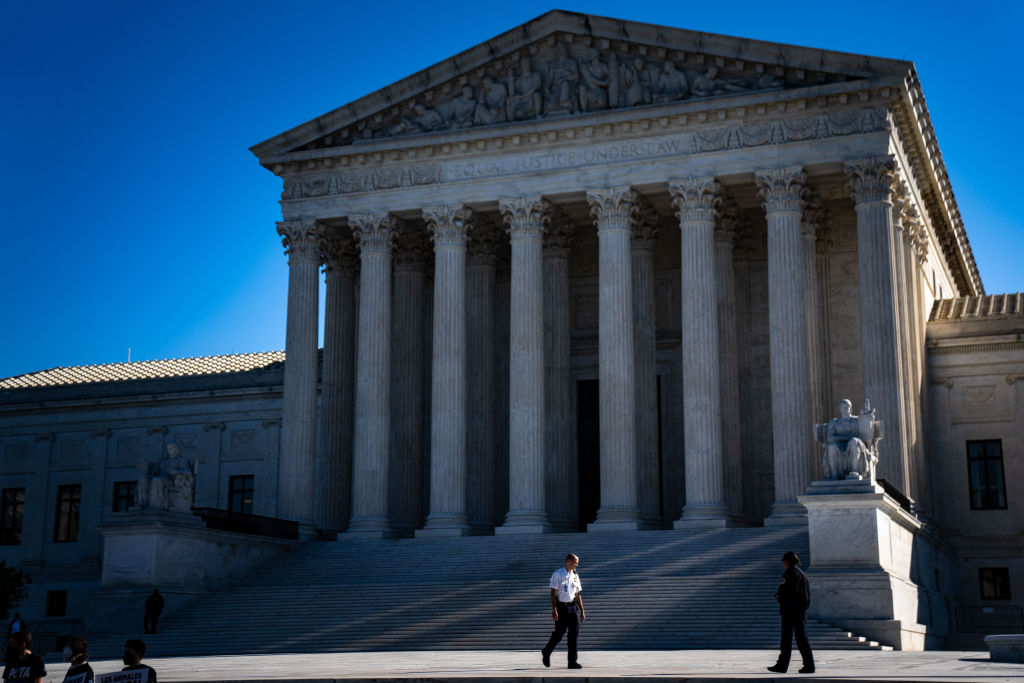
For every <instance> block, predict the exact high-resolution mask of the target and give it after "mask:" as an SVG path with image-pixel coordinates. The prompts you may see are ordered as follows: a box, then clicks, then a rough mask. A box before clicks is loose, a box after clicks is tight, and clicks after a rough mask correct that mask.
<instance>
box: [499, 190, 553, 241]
mask: <svg viewBox="0 0 1024 683" xmlns="http://www.w3.org/2000/svg"><path fill="white" fill-rule="evenodd" d="M498 210H499V211H501V218H502V220H503V221H505V227H506V230H507V232H508V234H509V237H510V238H511V239H513V240H514V239H517V238H526V237H541V236H542V235H543V234H544V232H545V230H547V226H548V223H549V222H550V221H551V205H550V204H549V203H548V201H547V200H546V199H542V198H540V197H514V198H511V199H501V200H499V201H498Z"/></svg>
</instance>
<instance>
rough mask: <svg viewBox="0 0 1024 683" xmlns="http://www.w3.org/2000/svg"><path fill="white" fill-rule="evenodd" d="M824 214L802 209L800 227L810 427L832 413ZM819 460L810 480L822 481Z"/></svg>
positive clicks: (814, 205)
mask: <svg viewBox="0 0 1024 683" xmlns="http://www.w3.org/2000/svg"><path fill="white" fill-rule="evenodd" d="M824 218H825V211H824V209H822V208H821V204H820V203H818V201H817V200H816V199H814V200H812V201H810V202H808V203H807V206H805V207H804V211H803V216H802V219H801V225H800V230H801V232H800V234H801V235H802V237H803V261H804V263H803V276H804V279H803V288H804V310H805V311H806V315H807V381H808V387H807V395H808V397H809V410H810V420H811V424H824V423H826V422H828V421H829V420H830V419H831V417H830V415H831V413H832V412H833V411H831V410H829V408H828V406H827V405H826V399H825V385H826V380H825V374H826V368H825V358H826V355H825V339H824V322H825V321H824V319H823V318H822V311H821V297H820V289H819V287H818V248H817V240H818V232H819V230H820V228H821V225H822V223H823V222H824ZM807 438H808V441H809V442H810V448H811V453H812V454H815V455H816V454H817V451H818V450H819V449H820V446H817V445H816V444H815V441H814V437H813V436H812V435H810V434H808V436H807ZM820 461H821V459H820V458H818V457H812V458H811V478H812V479H814V480H817V479H820V478H821V462H820Z"/></svg>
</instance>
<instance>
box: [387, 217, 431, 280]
mask: <svg viewBox="0 0 1024 683" xmlns="http://www.w3.org/2000/svg"><path fill="white" fill-rule="evenodd" d="M407 228H408V226H407ZM429 258H430V245H429V244H428V243H427V235H426V233H425V232H423V231H422V230H411V229H406V230H403V231H402V232H400V233H399V234H398V237H397V238H396V240H395V269H396V270H403V269H404V270H422V269H423V268H424V267H425V265H426V262H427V260H428V259H429Z"/></svg>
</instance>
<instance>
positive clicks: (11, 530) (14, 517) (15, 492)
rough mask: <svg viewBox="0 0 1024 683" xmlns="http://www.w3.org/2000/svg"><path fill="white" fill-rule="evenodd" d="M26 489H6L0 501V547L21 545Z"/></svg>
mask: <svg viewBox="0 0 1024 683" xmlns="http://www.w3.org/2000/svg"><path fill="white" fill-rule="evenodd" d="M24 518H25V489H4V490H3V497H2V500H0V545H21V525H22V521H23V520H24Z"/></svg>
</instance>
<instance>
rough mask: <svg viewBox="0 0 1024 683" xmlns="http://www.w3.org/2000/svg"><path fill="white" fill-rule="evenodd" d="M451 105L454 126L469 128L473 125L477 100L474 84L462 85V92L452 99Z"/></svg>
mask: <svg viewBox="0 0 1024 683" xmlns="http://www.w3.org/2000/svg"><path fill="white" fill-rule="evenodd" d="M449 106H450V111H451V125H452V128H469V127H470V126H472V125H473V117H474V114H475V113H476V108H477V101H476V97H475V96H474V95H473V86H471V85H464V86H462V94H461V95H459V96H457V97H456V98H455V99H453V100H452V102H451V105H449Z"/></svg>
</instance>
